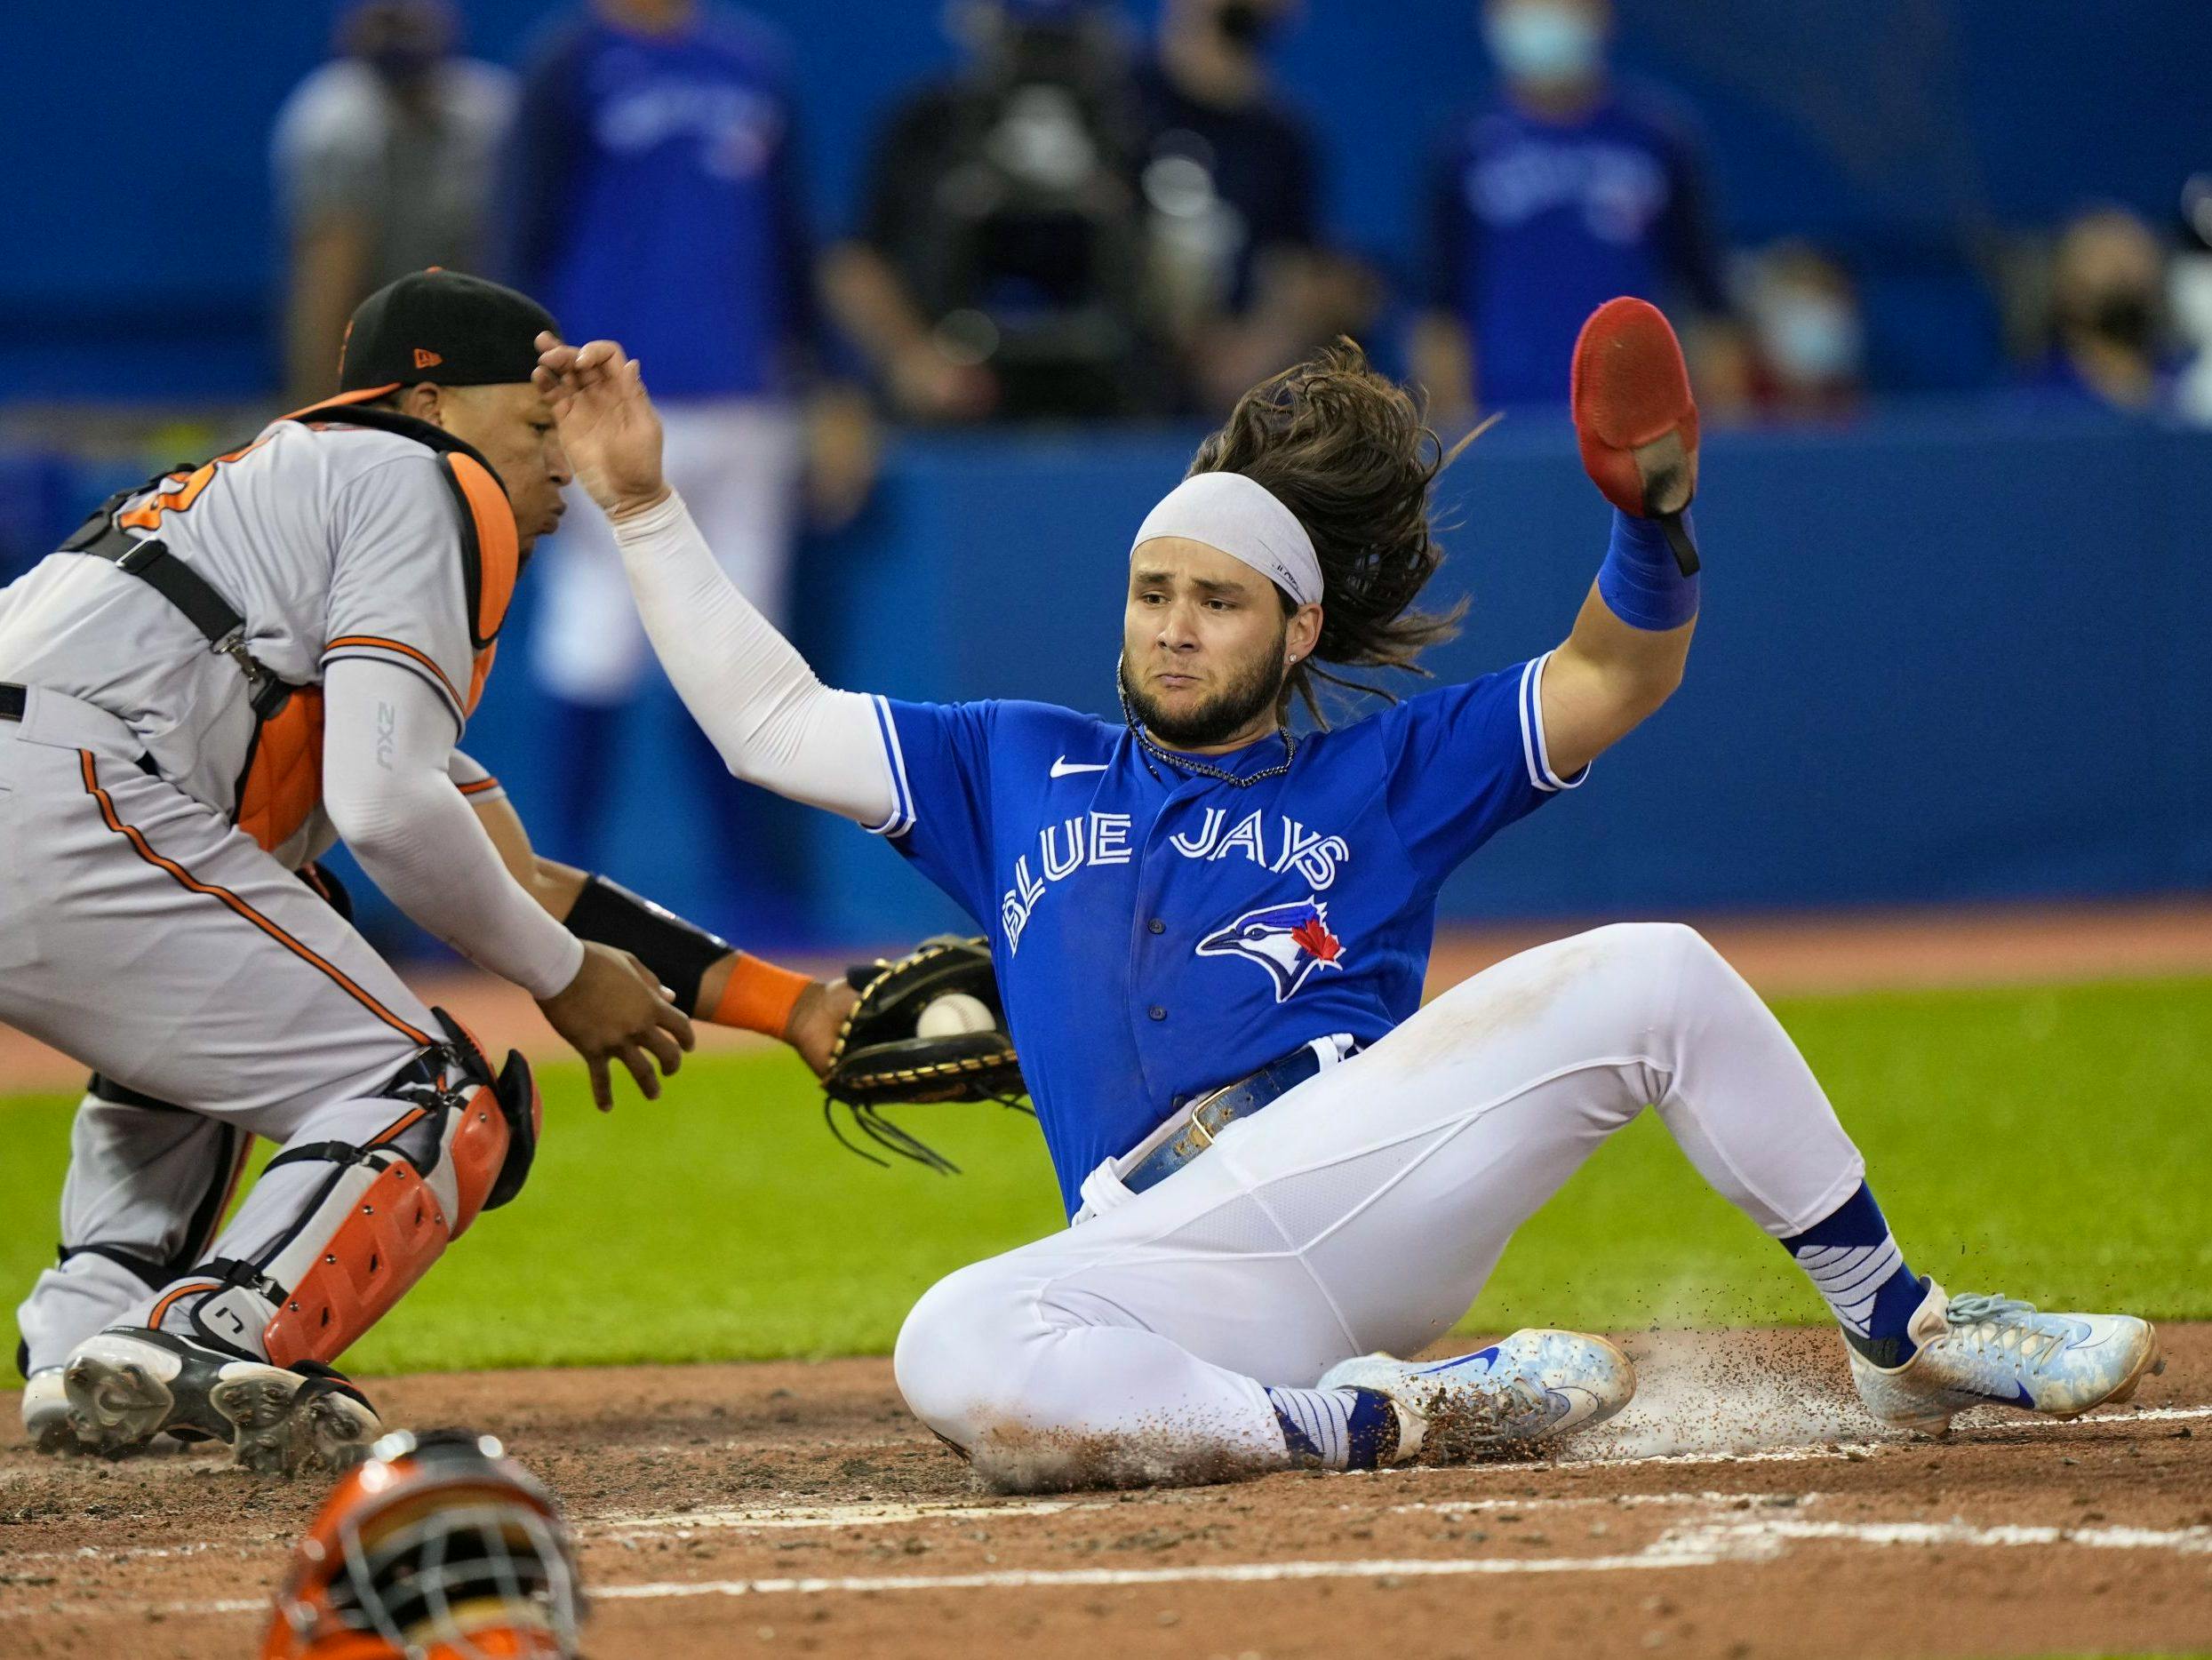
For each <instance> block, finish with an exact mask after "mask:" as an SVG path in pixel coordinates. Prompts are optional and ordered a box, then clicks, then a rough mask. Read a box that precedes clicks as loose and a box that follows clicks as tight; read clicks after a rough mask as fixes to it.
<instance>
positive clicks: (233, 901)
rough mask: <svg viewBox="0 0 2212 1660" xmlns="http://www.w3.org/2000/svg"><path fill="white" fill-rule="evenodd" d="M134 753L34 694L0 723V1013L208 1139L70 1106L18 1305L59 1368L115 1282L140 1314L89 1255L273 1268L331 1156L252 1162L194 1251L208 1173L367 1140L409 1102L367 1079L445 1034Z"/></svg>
mask: <svg viewBox="0 0 2212 1660" xmlns="http://www.w3.org/2000/svg"><path fill="white" fill-rule="evenodd" d="M139 753H140V751H139V746H138V745H137V743H136V741H135V739H133V738H132V735H131V732H130V730H129V729H128V728H127V727H126V726H124V723H123V722H120V721H118V720H116V718H115V717H114V716H112V715H109V714H105V713H103V712H102V711H100V710H98V709H95V708H93V707H92V706H91V705H89V704H85V703H83V702H80V701H78V700H76V699H75V698H64V697H60V696H58V695H56V694H54V693H52V692H47V691H42V690H33V691H32V692H31V693H30V694H29V707H28V710H27V712H26V714H25V716H24V718H23V720H22V721H21V722H20V723H19V722H6V721H0V1020H4V1021H5V1022H7V1023H8V1024H9V1025H11V1026H15V1027H16V1028H18V1029H19V1030H20V1031H22V1032H25V1033H28V1034H30V1035H31V1036H33V1037H35V1038H37V1039H39V1040H40V1041H44V1042H46V1043H49V1044H51V1045H52V1046H53V1047H54V1048H56V1049H61V1050H62V1051H64V1052H65V1053H67V1054H69V1055H72V1056H74V1057H76V1058H77V1059H78V1060H81V1061H83V1062H84V1063H85V1065H87V1066H89V1067H91V1068H92V1069H93V1070H95V1071H97V1072H98V1073H100V1074H101V1075H102V1076H103V1077H105V1078H108V1079H111V1080H114V1081H116V1082H118V1083H121V1084H123V1085H124V1086H125V1087H126V1088H127V1089H131V1090H134V1091H137V1092H139V1093H140V1094H143V1095H147V1096H150V1097H155V1098H156V1099H157V1100H161V1101H164V1102H176V1103H180V1104H182V1105H186V1106H188V1107H189V1108H190V1113H180V1114H179V1117H180V1120H181V1119H184V1118H188V1117H196V1118H197V1119H198V1120H199V1121H202V1122H204V1123H207V1124H209V1125H212V1126H213V1127H215V1128H213V1129H209V1130H195V1129H192V1128H191V1127H190V1126H189V1125H185V1124H182V1123H181V1122H180V1124H179V1125H178V1127H177V1128H176V1129H175V1130H174V1133H173V1134H171V1133H169V1132H168V1131H167V1130H166V1129H164V1128H162V1127H159V1126H157V1125H156V1122H154V1121H155V1120H157V1119H159V1118H160V1116H161V1115H159V1114H156V1113H150V1112H149V1111H148V1109H146V1108H142V1107H132V1106H120V1105H112V1104H102V1103H98V1102H92V1101H88V1103H87V1110H86V1112H85V1113H84V1114H82V1115H81V1116H80V1119H79V1121H78V1123H77V1125H76V1129H75V1130H74V1132H73V1142H72V1153H73V1162H72V1167H71V1176H70V1182H69V1185H68V1190H67V1193H66V1196H65V1201H64V1210H63V1244H64V1248H65V1249H68V1250H70V1251H71V1252H72V1253H73V1254H71V1255H70V1256H69V1257H68V1258H67V1259H66V1260H65V1261H63V1262H62V1263H61V1264H60V1265H59V1266H58V1267H56V1268H53V1269H50V1270H48V1271H47V1272H46V1273H44V1274H43V1275H41V1276H40V1279H39V1281H38V1284H37V1286H36V1289H34V1290H33V1292H32V1294H31V1296H30V1297H29V1299H28V1301H27V1302H26V1303H25V1304H24V1305H23V1309H22V1311H21V1323H22V1327H23V1331H24V1336H25V1339H26V1342H27V1344H28V1345H29V1347H30V1351H31V1353H30V1356H29V1358H30V1360H31V1362H32V1364H33V1366H34V1367H44V1366H49V1365H58V1364H60V1361H61V1360H62V1359H63V1358H64V1357H65V1356H66V1354H67V1353H68V1349H69V1348H70V1347H71V1346H72V1345H74V1344H75V1343H76V1342H77V1341H79V1340H81V1339H82V1338H83V1337H85V1336H87V1335H89V1333H87V1332H86V1331H85V1330H84V1329H83V1328H84V1324H85V1322H86V1321H88V1320H91V1319H92V1318H95V1317H96V1316H98V1315H99V1314H100V1312H101V1311H109V1313H108V1314H107V1316H106V1317H105V1318H103V1319H102V1321H101V1323H102V1324H107V1323H113V1320H114V1314H113V1313H112V1311H114V1310H115V1309H116V1299H117V1296H118V1294H119V1293H122V1292H124V1291H125V1290H127V1291H128V1293H129V1304H130V1306H129V1307H127V1308H126V1309H125V1310H124V1313H125V1315H126V1316H127V1317H128V1318H130V1319H132V1320H133V1321H143V1320H144V1319H145V1317H146V1316H147V1315H148V1313H150V1311H151V1310H152V1309H153V1307H154V1306H155V1305H156V1301H157V1298H156V1290H157V1289H159V1288H156V1287H155V1286H154V1285H152V1284H151V1283H150V1281H149V1279H148V1276H145V1275H136V1276H133V1275H132V1272H131V1270H129V1269H127V1268H125V1267H124V1266H123V1265H122V1264H121V1262H120V1260H119V1259H118V1257H111V1256H107V1255H103V1254H101V1253H100V1251H99V1250H97V1249H89V1248H92V1247H101V1246H105V1247H108V1248H111V1249H114V1250H115V1251H116V1252H118V1253H120V1254H127V1255H130V1256H140V1257H147V1258H148V1259H149V1260H151V1261H153V1262H156V1263H160V1264H165V1265H171V1266H174V1267H176V1268H177V1269H178V1277H179V1278H180V1279H181V1277H182V1268H183V1267H185V1266H188V1265H189V1264H188V1263H183V1262H182V1261H181V1260H180V1259H181V1257H183V1256H184V1255H185V1254H186V1253H187V1252H188V1251H189V1253H190V1254H191V1255H192V1256H193V1257H196V1258H197V1257H201V1256H203V1255H212V1256H213V1257H222V1258H228V1259H236V1260H239V1261H254V1260H257V1259H260V1258H262V1257H268V1256H270V1255H271V1254H272V1253H273V1250H274V1249H275V1248H276V1247H277V1246H279V1245H281V1244H283V1242H284V1241H287V1240H289V1239H290V1238H291V1235H292V1234H294V1233H297V1231H298V1230H299V1227H300V1225H301V1224H302V1222H303V1220H304V1219H306V1218H307V1217H308V1216H309V1215H310V1213H311V1212H313V1210H314V1209H315V1194H316V1193H317V1192H318V1191H319V1190H320V1189H321V1188H322V1187H323V1185H325V1183H326V1178H327V1177H328V1173H329V1171H328V1167H327V1166H326V1165H323V1164H319V1163H313V1162H307V1163H298V1164H294V1165H291V1166H289V1167H287V1168H285V1169H278V1170H272V1171H270V1172H268V1175H266V1176H265V1177H263V1178H262V1180H260V1182H257V1183H256V1184H255V1185H254V1187H253V1190H252V1193H249V1194H248V1195H247V1197H246V1200H245V1201H244V1204H243V1205H242V1206H241V1207H240V1208H239V1211H238V1214H237V1216H236V1219H235V1220H234V1221H233V1222H232V1223H231V1225H230V1226H229V1227H228V1229H225V1230H224V1231H223V1233H222V1234H221V1236H220V1238H218V1239H216V1240H214V1241H212V1245H211V1244H209V1243H208V1242H207V1241H206V1240H205V1238H204V1234H205V1233H206V1232H207V1231H208V1230H209V1227H210V1226H212V1218H211V1219H210V1220H209V1221H206V1222H202V1223H199V1224H198V1225H196V1218H198V1217H201V1216H202V1215H203V1213H204V1211H206V1210H207V1209H209V1190H210V1188H211V1186H212V1185H214V1184H215V1183H216V1182H217V1181H218V1180H219V1179H220V1184H221V1185H222V1187H223V1189H224V1190H225V1193H226V1194H227V1193H228V1187H229V1184H230V1182H231V1180H232V1179H233V1177H234V1176H235V1172H236V1166H237V1163H238V1161H239V1159H240V1158H241V1156H242V1154H243V1146H242V1145H240V1144H241V1143H242V1142H243V1139H244V1136H245V1135H257V1136H262V1137H267V1138H268V1139H269V1140H271V1141H274V1142H277V1143H279V1144H282V1145H288V1146H302V1147H305V1146H315V1145H323V1144H335V1145H345V1146H352V1147H361V1146H366V1145H371V1143H374V1142H375V1141H376V1140H377V1138H378V1137H379V1136H381V1135H383V1134H384V1133H385V1132H386V1131H387V1130H388V1129H391V1128H392V1127H393V1126H394V1125H395V1124H396V1123H397V1122H399V1121H401V1120H402V1119H403V1117H405V1116H406V1112H407V1109H406V1107H405V1104H403V1103H402V1102H399V1101H396V1100H394V1099H393V1098H391V1097H389V1096H387V1095H385V1094H383V1093H382V1090H383V1089H384V1087H385V1086H386V1085H387V1083H388V1082H389V1081H391V1080H392V1079H393V1077H394V1076H395V1074H396V1073H398V1072H399V1071H400V1070H401V1068H403V1066H405V1065H407V1063H409V1062H410V1061H411V1060H412V1059H414V1058H415V1057H417V1056H419V1054H420V1053H421V1052H422V1051H423V1049H425V1048H426V1047H427V1046H428V1045H430V1044H432V1043H433V1042H435V1041H440V1039H441V1037H442V1034H441V1033H440V1031H439V1028H438V1026H437V1025H436V1022H435V1019H434V1018H433V1017H432V1016H431V1014H430V1011H429V1010H427V1008H425V1007H424V1006H423V1004H422V1003H421V1002H419V1000H418V999H417V998H416V997H415V995H414V994H412V993H411V992H410V991H409V990H408V989H407V987H406V986H404V985H403V984H402V983H401V982H400V979H399V977H398V976H397V975H396V974H395V973H394V972H393V970H391V968H390V967H389V966H388V965H387V964H386V963H385V962H384V961H383V960H382V959H381V958H380V957H379V956H378V955H377V954H376V953H375V952H374V951H373V950H372V949H371V947H370V946H369V944H368V942H367V941H366V940H364V939H363V938H361V936H360V935H359V934H357V933H356V932H355V931H354V929H353V927H352V925H351V924H350V923H348V922H346V921H345V920H344V919H343V918H341V917H340V916H339V914H337V912H335V911H333V910H332V909H331V907H330V906H328V905H327V904H325V903H324V902H323V900H322V899H321V898H317V897H316V896H315V894H313V893H311V892H310V891H309V890H307V887H306V886H305V885H304V884H302V883H301V882H299V879H298V878H297V877H296V876H294V875H293V874H291V872H290V871H288V870H286V869H285V868H284V867H283V866H282V865H280V864H279V863H277V861H276V860H275V859H274V858H270V857H269V856H268V854H267V853H266V852H264V851H263V850H261V849H260V847H259V846H258V845H256V844H255V842H253V841H252V838H251V837H249V836H247V835H245V834H243V833H242V832H240V831H239V830H237V829H236V827H234V826H231V825H230V824H229V823H228V822H227V821H226V820H225V819H224V818H223V817H222V815H221V814H220V813H218V812H216V811H215V810H213V809H212V808H209V807H207V806H204V804H202V803H201V802H196V801H194V800H193V799H192V798H191V797H189V796H188V795H186V794H184V793H183V792H182V791H180V790H179V789H177V788H176V787H175V786H172V785H170V784H167V783H164V781H162V780H161V779H160V778H155V777H152V776H150V775H148V773H146V772H144V771H142V770H140V768H139V767H138V766H137V764H136V761H137V758H138V755H139ZM415 1116H417V1117H419V1116H420V1114H419V1113H418V1114H416V1115H415ZM225 1129H228V1131H229V1132H231V1133H230V1134H225V1133H223V1131H224V1130H225ZM214 1210H215V1214H216V1216H219V1215H220V1200H218V1201H216V1203H215V1206H214ZM195 1234H197V1235H198V1236H199V1237H190V1236H192V1235H195ZM239 1340H240V1341H241V1342H244V1343H247V1344H248V1345H251V1343H252V1341H255V1340H256V1339H254V1338H252V1337H251V1336H250V1335H248V1336H241V1337H239Z"/></svg>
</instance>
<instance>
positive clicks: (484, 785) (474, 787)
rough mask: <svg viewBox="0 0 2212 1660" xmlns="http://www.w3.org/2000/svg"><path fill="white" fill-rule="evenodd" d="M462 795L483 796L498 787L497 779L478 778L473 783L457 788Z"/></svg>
mask: <svg viewBox="0 0 2212 1660" xmlns="http://www.w3.org/2000/svg"><path fill="white" fill-rule="evenodd" d="M456 787H458V788H459V791H460V793H461V794H464V795H483V794H487V793H489V792H490V791H492V790H496V789H498V788H499V779H497V778H478V779H476V780H475V781H474V782H473V783H469V784H463V785H459V786H456Z"/></svg>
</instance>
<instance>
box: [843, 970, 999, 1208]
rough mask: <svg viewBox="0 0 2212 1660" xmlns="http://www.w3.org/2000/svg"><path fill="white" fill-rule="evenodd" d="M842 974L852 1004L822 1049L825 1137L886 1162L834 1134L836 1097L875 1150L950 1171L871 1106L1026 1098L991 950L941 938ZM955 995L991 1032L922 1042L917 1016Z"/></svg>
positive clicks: (940, 1157)
mask: <svg viewBox="0 0 2212 1660" xmlns="http://www.w3.org/2000/svg"><path fill="white" fill-rule="evenodd" d="M846 978H847V979H848V980H849V981H850V983H851V986H852V988H853V990H854V991H856V992H858V994H859V1001H858V1002H856V1003H854V1004H853V1006H852V1012H851V1013H850V1014H848V1015H847V1016H846V1017H845V1023H844V1025H843V1026H842V1027H841V1028H840V1029H839V1031H838V1034H837V1041H836V1043H835V1044H834V1046H833V1047H832V1048H831V1049H830V1052H829V1070H828V1071H827V1073H824V1074H823V1075H822V1089H823V1090H824V1092H825V1094H826V1096H827V1098H826V1099H825V1100H824V1101H823V1103H822V1116H823V1118H824V1119H825V1120H826V1121H827V1122H828V1124H829V1127H830V1131H831V1133H832V1134H833V1135H834V1136H836V1137H837V1139H838V1140H839V1141H841V1142H842V1143H843V1144H844V1145H845V1146H847V1147H849V1148H850V1149H851V1150H852V1151H853V1152H855V1153H858V1154H859V1155H860V1156H861V1157H862V1158H864V1159H868V1160H870V1161H872V1162H874V1163H877V1164H881V1163H882V1162H884V1161H882V1160H881V1159H878V1158H876V1157H875V1156H874V1154H873V1153H869V1152H868V1151H867V1149H866V1148H865V1147H862V1146H859V1145H856V1144H855V1143H854V1142H853V1141H851V1140H850V1138H849V1137H846V1135H845V1133H844V1131H843V1130H842V1129H840V1128H839V1126H838V1122H837V1118H836V1108H837V1104H838V1103H839V1102H841V1101H842V1103H844V1105H847V1106H848V1107H850V1108H851V1109H852V1121H853V1122H854V1123H855V1124H856V1125H857V1126H858V1128H859V1129H860V1130H861V1132H862V1133H863V1134H864V1135H866V1137H867V1138H868V1139H869V1140H871V1141H873V1142H874V1144H875V1145H877V1146H879V1147H882V1148H883V1149H884V1150H886V1151H887V1152H890V1153H898V1154H899V1155H900V1156H901V1157H903V1158H909V1159H913V1160H914V1161H917V1162H919V1163H922V1164H926V1165H928V1166H929V1167H930V1169H934V1170H938V1171H940V1172H943V1173H945V1174H947V1175H950V1174H952V1173H954V1172H955V1171H956V1170H957V1169H959V1167H958V1166H957V1165H955V1164H954V1163H953V1161H951V1160H949V1159H947V1158H946V1157H945V1155H944V1154H942V1153H938V1151H937V1150H936V1149H935V1148H933V1147H930V1146H929V1145H926V1144H924V1143H923V1142H922V1141H920V1140H918V1139H917V1138H916V1137H914V1136H912V1135H910V1134H909V1133H908V1132H906V1130H904V1129H900V1128H899V1127H898V1125H896V1124H894V1123H892V1122H891V1121H890V1120H888V1119H886V1118H884V1117H882V1114H881V1112H880V1110H879V1109H881V1108H882V1107H884V1106H890V1105H898V1104H899V1103H902V1102H914V1103H922V1102H938V1101H996V1102H998V1103H1000V1104H1001V1105H1005V1106H1018V1105H1020V1098H1021V1097H1023V1096H1026V1094H1028V1092H1029V1091H1028V1086H1027V1085H1026V1084H1025V1083H1023V1081H1022V1077H1021V1060H1020V1057H1018V1056H1017V1055H1016V1054H1015V1052H1014V1041H1013V1040H1012V1039H1011V1038H1010V1037H1008V1036H1007V1034H1006V1006H1005V1004H1004V1003H1003V1002H1001V1001H1000V999H999V987H998V976H997V975H996V974H995V973H994V972H993V970H992V968H991V952H990V947H989V946H986V944H985V943H984V942H983V941H982V940H981V939H963V938H959V937H957V936H954V935H950V934H945V935H939V936H938V937H937V938H932V939H925V940H923V941H922V943H921V945H919V946H916V947H915V948H914V950H913V951H912V952H910V953H908V954H906V956H903V957H901V958H899V959H898V962H872V963H866V964H864V965H862V966H860V967H858V968H856V969H854V970H851V971H850V973H849V974H848V975H847V977H846ZM955 992H959V993H964V994H967V995H968V996H970V997H973V998H975V999H976V1000H977V1001H978V1002H981V1003H982V1004H983V1006H984V1007H985V1008H986V1009H987V1010H990V1012H991V1017H992V1024H991V1026H990V1027H989V1028H988V1029H986V1030H984V1031H980V1032H957V1033H953V1034H947V1035H945V1036H940V1037H923V1036H922V1035H921V1034H920V1033H919V1032H918V1031H917V1029H916V1027H917V1026H918V1023H919V1022H920V1020H921V1018H922V1010H925V1009H927V1008H928V1007H929V1006H930V1004H931V1003H933V1002H937V1001H938V999H939V998H941V997H946V996H948V995H950V994H953V993H955Z"/></svg>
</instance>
